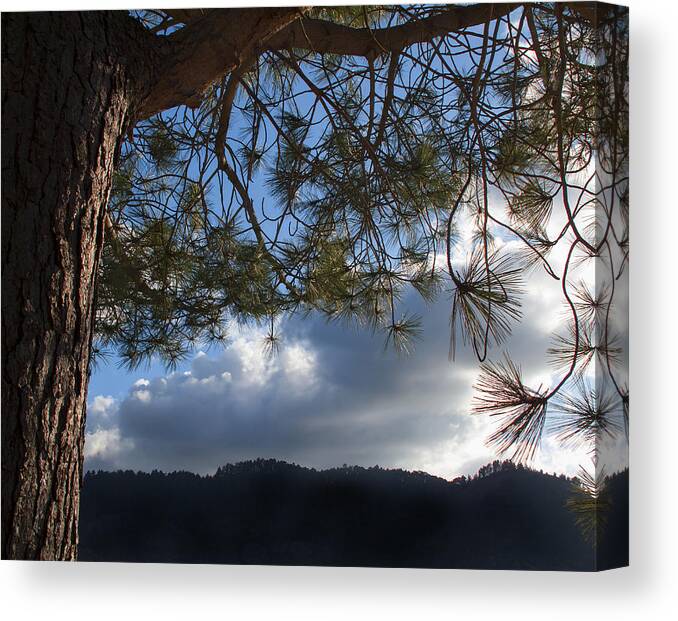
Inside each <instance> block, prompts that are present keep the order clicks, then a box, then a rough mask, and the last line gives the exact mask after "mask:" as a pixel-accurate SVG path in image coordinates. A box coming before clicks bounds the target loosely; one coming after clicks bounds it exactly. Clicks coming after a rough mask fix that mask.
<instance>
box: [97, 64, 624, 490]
mask: <svg viewBox="0 0 678 621" xmlns="http://www.w3.org/2000/svg"><path fill="white" fill-rule="evenodd" d="M460 62H462V61H460ZM591 172H593V171H588V172H587V173H586V176H588V175H589V174H590V173H591ZM250 190H251V192H252V196H253V198H254V199H255V204H258V203H259V202H260V201H263V200H264V199H267V189H266V187H265V184H263V183H254V184H253V186H252V187H251V188H250ZM493 212H494V213H495V214H496V213H497V205H496V204H495V205H494V207H493ZM562 212H563V209H562V205H556V207H555V209H554V214H558V213H560V214H561V216H562ZM563 224H564V220H563V219H562V217H560V218H559V217H558V216H557V215H554V217H553V218H552V220H551V222H550V225H549V229H550V233H552V236H554V237H555V236H556V235H557V232H558V231H559V230H560V229H561V227H562V226H563ZM459 225H460V237H461V241H460V243H458V244H457V247H456V251H455V255H454V256H453V257H452V263H453V264H454V265H457V266H461V265H462V264H463V263H465V260H466V256H465V255H466V252H467V251H468V248H470V247H471V243H470V238H471V236H472V230H471V227H470V219H469V220H468V221H467V222H464V221H460V222H459ZM492 233H493V234H494V237H495V242H496V244H497V245H498V246H500V247H501V246H507V247H508V246H510V245H511V244H516V243H517V240H516V239H510V238H509V237H506V236H505V233H504V231H503V230H501V229H495V230H493V231H492ZM566 250H567V244H559V245H558V247H556V249H555V251H554V255H555V256H551V257H550V260H551V261H552V263H553V265H554V267H555V269H556V272H558V271H559V267H560V266H562V264H563V262H564V260H565V252H566ZM559 254H560V256H558V255H559ZM580 272H581V273H580V274H579V275H578V277H579V278H581V279H583V280H584V281H586V282H588V283H593V282H595V270H594V269H593V266H592V265H589V266H588V268H584V269H582V270H580ZM521 301H522V311H523V318H522V320H521V322H520V323H517V324H516V325H515V326H514V332H513V334H512V336H511V338H510V339H509V340H508V341H507V342H506V343H505V344H503V345H502V347H500V348H495V349H494V350H492V351H491V352H490V359H493V360H497V359H500V358H501V356H502V353H503V351H504V350H505V351H509V352H510V354H511V358H512V359H513V360H515V361H516V362H518V363H519V364H520V366H521V368H522V371H523V374H524V379H525V381H526V383H527V384H528V385H530V386H534V387H536V386H539V385H542V386H545V387H547V386H553V385H555V383H557V381H558V377H559V374H558V373H557V372H555V371H554V370H553V369H552V368H550V367H549V366H548V365H547V363H546V355H545V353H546V349H547V348H548V346H549V344H550V340H551V338H552V336H553V334H554V332H555V331H557V330H558V329H559V328H562V327H563V326H564V324H565V321H566V315H565V313H564V311H563V300H562V293H561V291H560V283H559V282H554V281H553V280H552V279H550V278H549V277H548V276H547V275H546V274H545V272H544V271H543V270H542V269H540V268H539V269H537V270H535V271H534V272H532V273H531V274H530V275H529V277H528V278H526V282H525V294H524V296H523V298H522V300H521ZM624 308H625V307H624ZM400 310H401V311H404V312H411V313H413V314H418V315H420V316H421V317H422V318H423V335H422V339H421V341H420V342H418V343H417V346H416V349H415V351H414V353H413V354H411V355H407V356H398V354H397V353H396V352H394V351H392V350H389V351H385V350H384V336H383V335H382V334H376V335H375V334H372V333H371V332H369V331H368V330H366V329H356V328H355V327H347V326H343V325H338V324H328V323H327V322H326V321H325V320H324V319H323V318H322V317H319V316H313V315H311V316H309V317H299V316H296V317H288V318H285V319H283V320H282V323H281V324H280V326H279V331H280V333H281V335H282V346H281V350H280V352H279V354H278V355H277V356H276V357H275V358H270V357H268V356H267V355H266V354H265V352H264V349H263V339H264V336H265V333H266V332H265V329H264V328H259V327H257V326H256V325H253V326H245V327H243V326H233V327H232V329H231V330H230V335H231V337H230V339H229V341H228V342H227V343H226V345H225V346H212V347H208V348H203V349H202V350H196V351H195V352H194V354H193V356H191V358H190V359H189V360H188V361H186V362H185V363H183V364H181V365H180V366H179V367H178V368H177V369H176V370H175V371H173V372H170V371H168V370H166V369H165V368H164V366H163V365H162V363H160V362H159V361H152V362H151V364H150V366H148V367H147V368H143V367H142V368H141V369H139V370H137V371H135V372H127V371H125V370H123V369H121V368H119V367H118V366H117V365H116V361H115V360H112V361H111V362H110V363H108V364H105V363H102V364H101V366H99V367H98V368H97V369H96V370H95V372H94V374H93V376H92V379H91V381H90V386H89V398H88V414H87V431H86V444H85V452H86V463H85V467H86V469H99V468H101V469H117V468H131V469H135V470H136V469H139V470H152V469H160V470H165V471H168V470H169V471H171V470H189V471H193V472H199V473H204V474H207V473H212V472H214V471H215V470H216V469H217V468H218V467H219V466H220V465H223V464H226V463H234V462H237V461H241V460H246V459H255V458H258V457H264V458H277V459H283V460H286V461H290V462H295V463H299V464H301V465H304V466H310V467H315V468H327V467H333V466H341V465H342V464H350V465H362V466H373V465H379V466H382V467H389V468H404V469H408V470H423V471H426V472H429V473H431V474H435V475H438V476H442V477H445V478H453V477H455V476H458V475H461V474H466V475H468V474H473V473H474V472H476V471H477V469H478V468H479V467H480V466H482V465H484V464H485V463H487V462H488V461H492V460H493V459H497V458H500V457H501V456H499V455H497V454H495V453H494V452H493V450H491V449H490V448H488V447H487V446H486V443H485V441H486V439H487V438H488V437H489V435H490V434H491V433H492V431H493V429H494V428H495V427H494V424H495V422H496V421H492V420H491V419H489V417H487V416H477V415H473V414H472V413H471V402H472V398H473V395H474V390H473V385H474V383H475V381H476V378H477V375H478V370H479V369H478V362H477V361H476V360H475V358H474V357H473V355H472V352H471V351H469V350H464V349H463V348H461V347H459V346H458V352H457V356H456V359H455V360H454V361H453V362H450V361H449V360H448V350H449V341H450V323H449V317H450V311H451V299H450V294H449V293H447V294H443V295H441V296H440V298H439V299H438V301H437V302H436V303H435V304H433V305H431V306H426V305H425V304H424V303H423V301H422V300H421V299H420V298H418V296H417V295H416V294H415V293H414V292H409V293H407V294H406V296H405V298H404V300H403V303H402V306H401V309H400ZM622 314H623V313H622ZM625 316H626V315H624V317H625ZM622 331H623V332H624V331H627V327H626V326H622ZM457 341H458V344H459V343H460V342H461V339H457ZM460 350H461V351H460ZM625 456H626V447H625V446H614V447H610V449H609V451H608V454H607V455H606V461H608V462H609V463H610V465H611V468H610V469H612V470H614V469H617V468H618V467H620V466H621V465H623V463H625V459H626V457H625ZM589 463H590V455H588V454H587V450H586V448H581V449H576V450H575V449H573V448H571V447H570V448H567V449H565V448H562V447H561V446H559V445H558V444H557V443H556V441H555V440H554V439H552V438H550V437H548V434H547V436H546V437H545V438H544V440H543V441H542V444H541V447H540V450H539V452H538V454H537V456H536V458H535V460H534V461H533V462H532V463H531V465H532V466H533V467H536V468H540V469H543V470H545V471H549V472H559V473H560V472H563V473H566V474H568V475H574V474H576V472H577V471H578V470H579V467H580V465H587V464H589Z"/></svg>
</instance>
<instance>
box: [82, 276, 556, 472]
mask: <svg viewBox="0 0 678 621" xmlns="http://www.w3.org/2000/svg"><path fill="white" fill-rule="evenodd" d="M405 305H406V306H407V307H408V309H409V310H411V311H413V312H417V313H420V314H421V315H422V317H423V322H424V324H423V327H424V336H423V339H422V341H421V342H418V343H417V347H416V349H415V352H414V353H413V354H412V355H409V356H404V357H398V356H397V355H396V354H395V353H394V352H392V351H388V352H384V348H383V335H381V334H377V335H373V334H371V333H370V332H368V331H365V330H357V329H354V328H350V327H345V326H341V325H336V324H328V323H326V322H325V321H324V320H323V319H322V318H318V317H315V318H314V317H311V318H305V319H302V318H292V319H289V320H288V321H286V322H285V323H284V324H283V325H282V326H281V329H282V333H283V343H284V344H283V347H282V349H281V352H280V354H279V356H278V357H277V358H275V359H273V360H270V359H268V358H266V356H265V355H263V353H262V349H261V341H262V337H263V333H261V332H260V331H257V330H256V329H245V330H243V331H241V332H240V333H236V335H235V336H234V338H233V340H232V342H231V343H230V344H229V346H228V347H227V348H226V349H225V350H224V351H223V352H221V353H218V354H210V355H205V354H200V355H198V356H197V357H196V358H195V359H194V360H193V361H192V365H191V369H190V371H189V372H187V373H175V374H169V375H166V376H164V377H157V378H150V379H149V380H140V381H139V382H137V384H136V385H134V386H133V387H132V388H131V389H130V391H129V394H128V395H127V397H126V398H125V399H124V400H122V401H121V402H119V403H118V402H116V403H111V404H108V402H107V403H103V402H100V403H99V408H98V409H99V410H102V411H104V412H107V411H108V410H107V407H106V405H107V404H108V405H110V407H109V408H108V409H110V410H111V412H110V413H107V414H106V415H105V416H104V415H102V414H101V413H99V414H97V416H95V418H94V422H93V423H92V425H91V426H90V428H89V435H88V461H87V466H88V467H89V468H98V467H104V468H115V467H129V468H135V469H137V468H138V469H145V470H148V469H152V468H160V469H164V470H173V469H188V470H193V471H198V472H212V471H214V470H215V469H216V467H218V466H219V465H221V464H223V463H227V462H234V461H238V460H242V459H250V458H256V457H277V458H280V459H285V460H288V461H296V462H297V463H301V464H304V465H309V466H316V467H328V466H332V465H341V464H342V463H348V464H361V465H374V464H380V465H382V466H390V467H406V468H411V469H425V470H428V471H435V472H436V473H438V474H442V475H445V476H452V475H454V474H456V473H458V472H462V471H463V472H469V471H472V470H473V469H474V468H476V467H477V466H479V465H481V464H482V463H483V462H485V461H487V460H488V459H491V458H492V457H493V455H492V453H491V452H490V451H489V450H488V449H487V448H486V447H485V446H484V442H483V441H484V438H485V437H486V436H487V433H488V431H489V429H490V427H489V423H488V421H487V420H486V419H482V420H481V419H479V418H478V417H474V416H472V415H470V414H469V404H470V399H471V395H472V384H473V382H474V379H475V373H476V371H477V363H476V362H475V361H474V360H473V359H472V358H471V356H470V354H469V352H468V351H463V350H462V351H460V352H459V354H458V356H457V359H456V361H455V362H454V363H452V364H451V363H449V362H448V358H447V354H448V347H449V310H450V307H449V302H448V301H447V300H445V299H442V300H440V301H439V302H438V303H436V304H435V305H433V306H431V307H430V308H427V307H425V306H424V305H423V303H422V302H421V301H420V300H419V299H417V298H415V297H414V296H413V295H412V296H409V297H408V298H407V299H406V300H405ZM552 310H553V309H552V303H551V300H550V298H545V297H544V295H543V292H541V291H540V290H539V288H534V289H533V290H532V294H531V295H530V296H528V297H527V298H526V299H525V314H526V317H525V324H524V325H523V326H521V327H519V328H518V329H517V331H516V336H515V338H513V339H512V341H511V343H510V349H511V352H512V355H514V356H515V357H516V359H518V360H519V361H520V362H521V363H522V365H523V368H524V370H525V371H526V372H527V373H530V372H532V373H538V372H539V371H542V370H543V364H544V359H543V351H544V347H545V346H546V345H547V343H546V340H545V338H544V334H545V332H544V330H543V326H542V324H543V322H544V320H545V316H546V315H548V313H550V312H551V311H552ZM91 409H92V405H90V410H91ZM95 409H96V408H95Z"/></svg>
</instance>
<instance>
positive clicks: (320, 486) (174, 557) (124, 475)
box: [79, 460, 628, 570]
mask: <svg viewBox="0 0 678 621" xmlns="http://www.w3.org/2000/svg"><path fill="white" fill-rule="evenodd" d="M572 484H573V482H572V480H570V479H567V478H565V477H563V476H553V475H549V474H544V473H542V472H537V471H534V470H529V469H527V468H523V467H520V466H518V467H516V466H514V465H513V464H512V463H510V462H504V463H500V462H494V463H493V464H489V465H488V466H485V467H483V468H481V470H480V471H479V473H478V475H476V476H475V477H471V478H465V477H462V478H459V479H455V480H454V481H446V480H444V479H441V478H438V477H434V476H431V475H428V474H426V473H421V472H406V471H403V470H384V469H381V468H377V467H374V468H367V469H366V468H360V467H348V466H345V467H342V468H335V469H331V470H323V471H317V470H313V469H309V468H303V467H301V466H296V465H292V464H288V463H285V462H280V461H275V460H256V461H249V462H243V463H239V464H236V465H228V466H224V467H222V468H219V470H218V471H217V472H216V473H215V474H214V475H213V476H199V475H195V474H191V473H187V472H173V473H171V474H165V473H162V472H155V471H154V472H152V473H150V474H149V473H142V472H137V473H135V472H132V471H119V472H97V473H92V472H90V473H88V474H87V475H86V477H85V481H84V491H83V497H82V509H81V517H80V533H81V541H80V555H79V556H80V560H85V561H139V562H182V563H241V564H280V565H339V566H384V567H439V568H443V567H447V568H488V569H489V568H502V569H551V570H592V569H594V568H595V567H596V561H595V556H596V551H595V550H594V548H593V546H592V545H591V544H590V543H588V542H587V541H585V540H584V538H583V537H582V534H581V531H580V529H579V528H578V527H577V525H576V523H575V519H574V516H573V514H572V512H571V511H570V510H568V509H567V508H566V506H565V505H566V502H567V499H568V498H570V497H571V496H572ZM608 490H609V498H610V501H611V507H612V508H611V510H610V511H609V515H608V516H607V527H606V528H605V532H604V533H603V536H602V538H601V539H600V541H599V543H598V548H597V550H598V552H597V553H598V557H599V561H598V563H597V566H598V568H601V569H602V568H606V567H614V566H620V565H624V564H626V559H627V558H628V541H627V539H626V533H627V528H628V473H627V472H624V473H621V474H617V475H614V476H613V477H611V478H610V480H609V481H608Z"/></svg>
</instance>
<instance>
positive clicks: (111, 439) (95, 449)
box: [85, 427, 134, 460]
mask: <svg viewBox="0 0 678 621" xmlns="http://www.w3.org/2000/svg"><path fill="white" fill-rule="evenodd" d="M133 448H134V442H133V441H132V440H130V439H129V438H122V437H121V434H120V429H119V428H118V427H111V428H110V429H97V430H96V431H94V432H87V433H86V434H85V459H87V460H92V459H100V460H110V459H113V458H115V457H118V456H119V455H120V454H121V453H123V452H125V451H130V450H132V449H133Z"/></svg>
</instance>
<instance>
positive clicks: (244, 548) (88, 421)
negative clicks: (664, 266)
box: [2, 2, 629, 571]
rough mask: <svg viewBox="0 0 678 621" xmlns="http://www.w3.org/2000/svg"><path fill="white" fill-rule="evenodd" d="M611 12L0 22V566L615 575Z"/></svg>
mask: <svg viewBox="0 0 678 621" xmlns="http://www.w3.org/2000/svg"><path fill="white" fill-rule="evenodd" d="M628 25H629V24H628V9H627V8H626V7H623V6H615V5H612V4H605V3H599V2H567V3H560V2H556V3H551V2H550V3H541V2H539V3H480V4H416V5H415V4H404V5H351V6H339V5H336V6H318V7H274V8H270V7H259V6H256V7H249V8H239V7H236V6H228V7H226V8H221V9H215V8H210V9H201V8H197V7H190V8H185V9H166V10H160V9H153V10H137V9H135V10H118V11H94V10H93V11H70V12H66V11H63V12H60V11H54V12H20V11H14V12H5V13H3V14H2V558H3V559H5V560H79V561H114V562H168V563H216V564H219V563H226V564H261V565H267V564H268V565H271V564H273V565H332V566H353V567H360V566H362V567H426V568H446V569H450V568H454V569H522V570H569V571H597V570H602V569H609V568H615V567H621V566H624V565H626V564H627V563H628V433H629V390H628V260H629V173H628V54H629V49H628V48H629V46H628Z"/></svg>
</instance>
